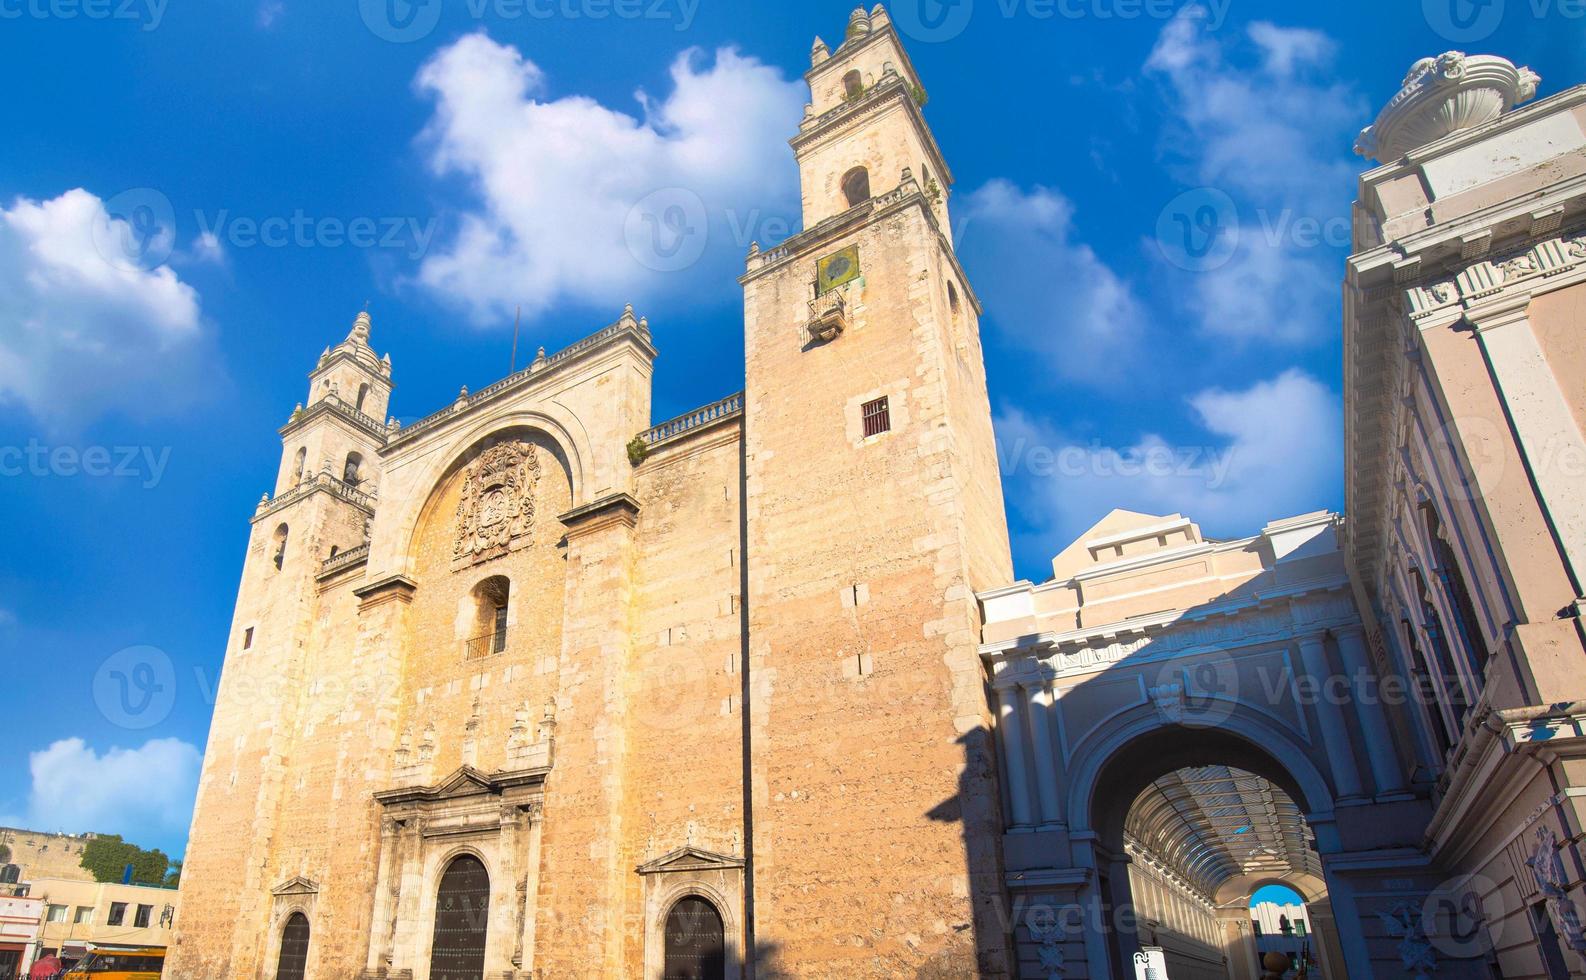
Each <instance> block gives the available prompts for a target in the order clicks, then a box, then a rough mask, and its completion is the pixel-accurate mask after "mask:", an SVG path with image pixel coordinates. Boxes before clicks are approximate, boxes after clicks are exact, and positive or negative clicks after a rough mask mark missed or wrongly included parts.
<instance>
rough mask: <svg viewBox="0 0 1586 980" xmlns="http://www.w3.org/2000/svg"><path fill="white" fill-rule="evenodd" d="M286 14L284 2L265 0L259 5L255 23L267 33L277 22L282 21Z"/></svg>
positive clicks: (281, 0)
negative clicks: (283, 15) (282, 16)
mask: <svg viewBox="0 0 1586 980" xmlns="http://www.w3.org/2000/svg"><path fill="white" fill-rule="evenodd" d="M284 13H286V4H285V3H284V2H283V0H264V2H262V3H260V4H259V10H258V12H257V14H256V15H255V23H257V24H258V25H259V27H260V29H262V30H266V31H267V30H269V29H270V28H272V27H274V26H275V22H276V21H278V20H280V19H281V15H282V14H284Z"/></svg>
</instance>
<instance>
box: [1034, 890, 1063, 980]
mask: <svg viewBox="0 0 1586 980" xmlns="http://www.w3.org/2000/svg"><path fill="white" fill-rule="evenodd" d="M1024 924H1025V926H1026V927H1027V928H1028V929H1029V930H1030V938H1031V939H1033V940H1035V942H1036V944H1037V945H1036V950H1035V951H1036V956H1038V957H1039V958H1040V961H1041V973H1042V974H1043V980H1063V977H1065V976H1067V975H1068V963H1067V961H1066V960H1065V958H1064V956H1063V947H1062V942H1063V923H1062V919H1061V917H1060V916H1059V915H1058V914H1057V910H1056V909H1053V908H1049V907H1042V908H1040V909H1035V910H1032V911H1031V912H1030V915H1029V916H1028V917H1027V918H1026V919H1025V922H1024Z"/></svg>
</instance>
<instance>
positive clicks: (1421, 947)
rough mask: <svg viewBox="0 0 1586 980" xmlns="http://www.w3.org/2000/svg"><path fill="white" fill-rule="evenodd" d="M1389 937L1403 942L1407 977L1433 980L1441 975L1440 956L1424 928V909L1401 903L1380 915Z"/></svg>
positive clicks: (1401, 949)
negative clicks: (1422, 912)
mask: <svg viewBox="0 0 1586 980" xmlns="http://www.w3.org/2000/svg"><path fill="white" fill-rule="evenodd" d="M1377 918H1378V919H1381V920H1382V925H1383V928H1384V929H1386V930H1387V932H1388V935H1390V936H1393V937H1395V938H1397V939H1398V940H1399V945H1398V951H1399V963H1400V965H1401V966H1402V967H1403V968H1404V975H1405V976H1407V977H1414V978H1415V980H1430V975H1431V974H1433V973H1435V972H1437V954H1436V953H1434V952H1433V951H1432V944H1431V942H1430V941H1428V940H1427V938H1426V932H1425V931H1424V930H1423V929H1422V925H1421V910H1420V908H1419V906H1417V905H1415V904H1413V903H1410V902H1398V903H1396V904H1395V905H1394V906H1393V908H1391V909H1389V910H1388V911H1386V912H1378V913H1377Z"/></svg>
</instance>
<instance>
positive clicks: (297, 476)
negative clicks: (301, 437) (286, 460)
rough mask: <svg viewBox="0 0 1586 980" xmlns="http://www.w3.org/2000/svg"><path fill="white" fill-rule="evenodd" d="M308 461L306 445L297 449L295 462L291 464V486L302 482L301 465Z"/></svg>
mask: <svg viewBox="0 0 1586 980" xmlns="http://www.w3.org/2000/svg"><path fill="white" fill-rule="evenodd" d="M307 462H308V447H307V446H303V447H302V448H300V449H299V450H298V451H297V462H295V463H293V464H292V486H294V487H295V486H297V485H298V484H299V483H302V482H303V467H304V465H305V464H307Z"/></svg>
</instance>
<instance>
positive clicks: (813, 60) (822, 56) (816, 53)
mask: <svg viewBox="0 0 1586 980" xmlns="http://www.w3.org/2000/svg"><path fill="white" fill-rule="evenodd" d="M831 56H832V49H831V48H828V47H827V46H826V42H825V41H822V40H821V39H820V36H819V35H816V37H815V43H814V44H813V45H811V46H810V67H811V68H813V67H815V66H816V65H818V64H820V63H821V62H823V61H828V60H830V58H831Z"/></svg>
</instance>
